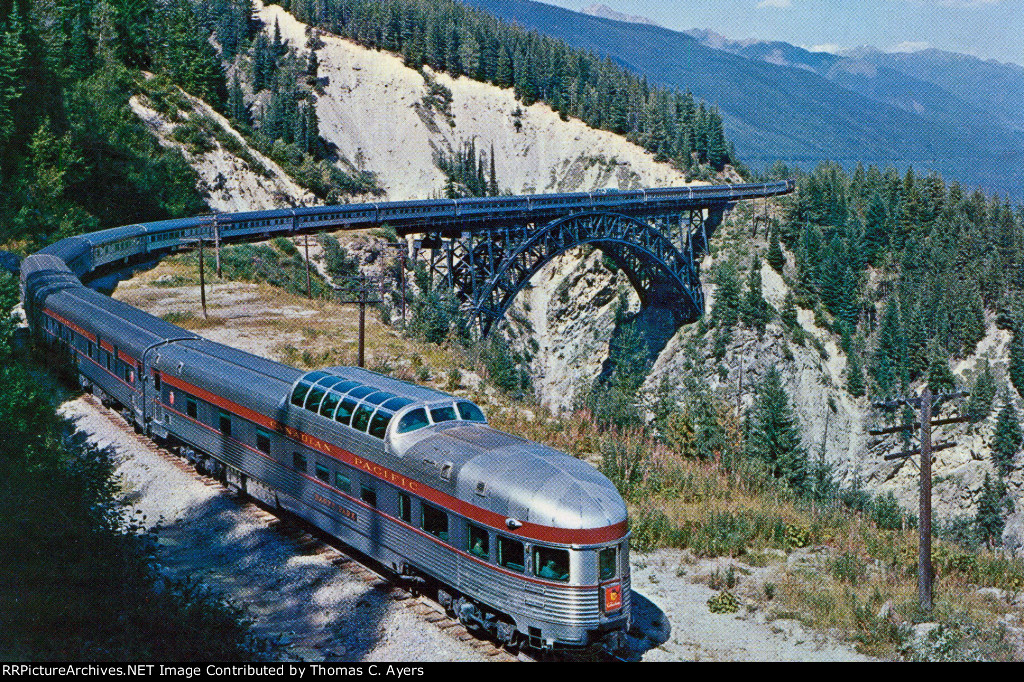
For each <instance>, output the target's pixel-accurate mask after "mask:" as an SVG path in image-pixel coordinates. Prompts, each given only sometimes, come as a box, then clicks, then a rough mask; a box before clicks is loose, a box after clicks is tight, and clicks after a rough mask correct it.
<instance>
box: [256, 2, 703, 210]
mask: <svg viewBox="0 0 1024 682" xmlns="http://www.w3.org/2000/svg"><path fill="white" fill-rule="evenodd" d="M256 8H257V10H258V13H259V16H260V18H261V19H262V20H263V22H264V27H265V29H267V28H269V30H271V31H273V27H274V23H275V21H276V22H277V24H278V25H279V26H280V28H281V35H282V37H283V38H284V39H285V40H286V41H287V42H288V44H289V45H290V46H291V47H294V48H296V49H298V50H299V51H300V52H302V53H305V52H306V49H305V45H306V31H307V28H308V27H307V25H306V24H303V23H301V22H299V21H297V20H296V19H295V17H293V16H292V15H291V14H289V13H287V12H285V11H284V10H283V9H282V8H281V7H279V6H277V5H267V6H261V5H260V3H259V2H258V1H257V3H256ZM321 35H322V39H323V43H324V47H323V48H321V49H319V50H318V51H317V57H318V59H319V63H320V67H319V76H320V82H321V87H322V94H321V95H320V96H319V97H318V98H317V115H318V117H319V119H320V134H321V136H322V137H323V138H324V139H325V140H327V141H328V142H329V143H331V144H333V145H335V146H336V147H337V149H338V152H339V154H340V155H341V156H343V157H344V158H345V159H347V160H348V161H349V162H351V163H352V164H353V165H354V166H355V167H357V168H360V169H366V170H371V171H373V172H375V173H376V174H377V177H378V179H379V180H380V183H381V185H382V187H383V188H384V189H385V190H386V191H387V198H388V199H390V200H403V199H427V198H431V197H434V196H443V193H444V186H445V177H444V175H443V174H442V172H441V171H440V169H438V168H437V166H436V165H435V164H434V155H435V153H436V152H438V151H445V152H448V153H450V152H451V151H453V150H457V149H459V147H460V146H461V145H462V144H463V142H468V141H474V142H475V144H476V148H477V149H478V150H481V151H484V152H486V153H487V155H488V157H489V156H490V152H491V149H492V148H493V150H494V156H495V162H496V171H497V179H498V184H499V185H500V186H501V189H502V190H504V191H509V192H512V193H513V194H529V193H535V192H537V193H539V192H556V191H577V190H579V191H586V190H590V189H595V188H599V187H613V188H618V189H627V188H634V187H653V186H659V187H662V186H677V185H683V184H685V178H684V176H683V173H681V172H680V171H678V170H677V169H675V168H673V167H672V166H670V165H668V164H666V163H658V162H655V161H654V156H653V155H652V154H650V153H649V152H647V151H645V150H644V149H642V148H641V147H639V146H637V145H635V144H632V143H630V142H627V141H626V140H625V139H624V138H622V137H620V136H618V135H614V134H612V133H609V132H606V131H601V130H595V129H593V128H590V127H588V126H586V125H585V124H584V123H583V122H581V121H579V120H576V119H569V120H567V121H563V120H562V119H561V118H560V117H559V115H558V113H557V112H555V111H554V110H553V109H551V108H550V107H548V106H547V105H545V104H542V103H537V104H534V105H532V106H529V107H526V106H523V105H522V104H521V103H520V102H518V101H516V99H515V96H514V94H513V91H512V90H511V89H504V90H503V89H500V88H497V87H495V86H493V85H489V84H486V83H481V82H478V81H474V80H470V79H469V78H465V77H462V78H458V79H453V78H451V77H449V76H448V75H447V74H443V73H433V72H432V71H430V70H429V69H424V70H423V71H422V72H419V71H416V70H414V69H410V68H409V67H407V66H405V64H404V63H403V62H402V60H401V59H400V58H399V57H397V56H395V55H393V54H390V53H388V52H384V51H375V50H368V49H366V48H364V47H361V46H359V45H356V44H355V43H353V42H351V41H348V40H344V39H342V38H338V37H335V36H331V35H327V34H321ZM438 86H440V87H443V88H446V89H447V90H448V91H450V93H451V99H450V101H449V102H447V104H445V103H443V102H442V101H441V100H439V99H438V98H437V97H436V96H433V95H432V92H431V90H432V87H433V88H434V92H435V93H436V92H437V87H438Z"/></svg>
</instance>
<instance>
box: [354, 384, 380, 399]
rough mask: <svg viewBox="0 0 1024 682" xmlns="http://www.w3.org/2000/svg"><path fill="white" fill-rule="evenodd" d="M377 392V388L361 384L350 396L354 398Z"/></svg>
mask: <svg viewBox="0 0 1024 682" xmlns="http://www.w3.org/2000/svg"><path fill="white" fill-rule="evenodd" d="M376 392H377V389H375V388H370V387H369V386H360V387H358V388H353V389H352V390H351V391H350V392H349V396H350V397H352V398H365V397H366V396H368V395H370V394H371V393H376Z"/></svg>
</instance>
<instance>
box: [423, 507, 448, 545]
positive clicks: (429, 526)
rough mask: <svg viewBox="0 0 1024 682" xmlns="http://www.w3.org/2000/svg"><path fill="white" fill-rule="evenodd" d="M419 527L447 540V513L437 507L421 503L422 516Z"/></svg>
mask: <svg viewBox="0 0 1024 682" xmlns="http://www.w3.org/2000/svg"><path fill="white" fill-rule="evenodd" d="M420 521H421V522H420V527H421V528H423V530H425V531H427V532H428V533H430V534H431V535H434V536H437V537H439V538H441V539H442V540H444V541H445V542H448V515H447V514H445V513H444V512H443V511H442V510H440V509H438V508H437V507H432V506H430V505H429V504H424V505H423V518H422V519H421V520H420Z"/></svg>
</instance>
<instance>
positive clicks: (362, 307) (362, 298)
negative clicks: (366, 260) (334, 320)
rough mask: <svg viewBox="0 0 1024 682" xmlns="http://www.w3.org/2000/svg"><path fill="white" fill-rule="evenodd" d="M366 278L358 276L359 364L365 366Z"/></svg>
mask: <svg viewBox="0 0 1024 682" xmlns="http://www.w3.org/2000/svg"><path fill="white" fill-rule="evenodd" d="M365 351H366V278H365V277H363V276H362V275H360V277H359V366H360V367H366V352H365Z"/></svg>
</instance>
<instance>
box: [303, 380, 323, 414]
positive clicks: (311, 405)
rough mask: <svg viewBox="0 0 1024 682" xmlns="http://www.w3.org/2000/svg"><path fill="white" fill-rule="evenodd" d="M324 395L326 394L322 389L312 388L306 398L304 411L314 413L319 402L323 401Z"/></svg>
mask: <svg viewBox="0 0 1024 682" xmlns="http://www.w3.org/2000/svg"><path fill="white" fill-rule="evenodd" d="M324 393H326V391H325V390H324V389H322V388H320V387H319V386H314V387H313V390H312V391H310V392H309V395H307V396H306V409H307V410H311V411H313V412H316V411H317V409H319V407H320V401H321V400H323V397H324Z"/></svg>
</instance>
